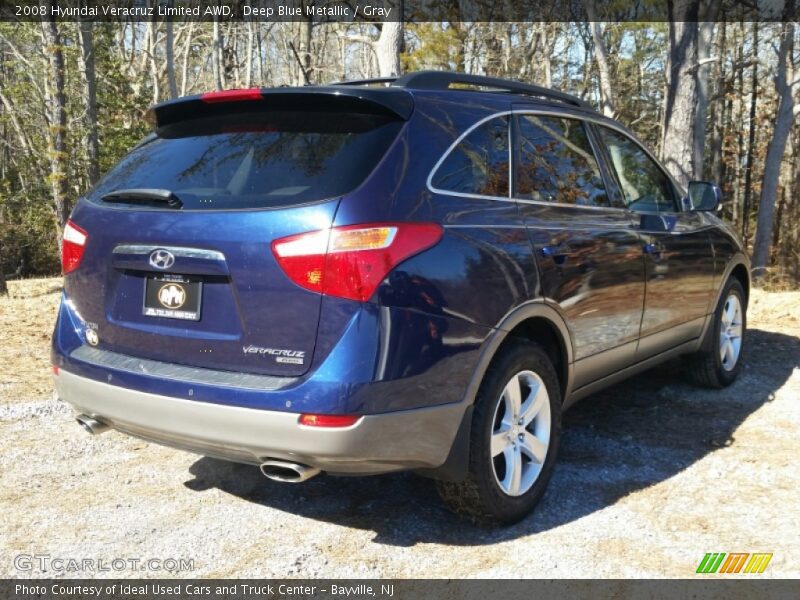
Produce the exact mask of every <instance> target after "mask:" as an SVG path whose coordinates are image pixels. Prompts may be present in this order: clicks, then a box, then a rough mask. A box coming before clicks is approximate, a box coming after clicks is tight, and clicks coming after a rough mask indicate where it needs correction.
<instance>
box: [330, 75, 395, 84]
mask: <svg viewBox="0 0 800 600" xmlns="http://www.w3.org/2000/svg"><path fill="white" fill-rule="evenodd" d="M396 80H397V77H373V78H371V79H353V80H352V81H334V82H333V83H328V84H326V85H372V84H373V83H394V82H395V81H396Z"/></svg>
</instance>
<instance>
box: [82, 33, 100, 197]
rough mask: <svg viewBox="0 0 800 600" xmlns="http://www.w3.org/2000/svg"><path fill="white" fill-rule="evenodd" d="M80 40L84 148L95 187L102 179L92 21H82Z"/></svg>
mask: <svg viewBox="0 0 800 600" xmlns="http://www.w3.org/2000/svg"><path fill="white" fill-rule="evenodd" d="M78 31H79V33H78V40H79V43H80V48H81V60H80V61H78V62H79V65H80V71H81V77H82V79H83V104H84V106H85V107H86V113H85V117H84V118H85V120H86V135H85V136H84V138H83V147H84V152H85V154H86V163H87V164H86V177H87V179H88V183H89V186H93V185H94V184H95V183H97V180H98V179H99V178H100V167H99V164H98V157H99V148H98V138H97V79H96V75H95V66H94V32H93V23H92V22H91V21H81V23H80V25H79V30H78Z"/></svg>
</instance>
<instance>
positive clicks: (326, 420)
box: [299, 414, 361, 427]
mask: <svg viewBox="0 0 800 600" xmlns="http://www.w3.org/2000/svg"><path fill="white" fill-rule="evenodd" d="M360 418H361V417H360V416H358V415H309V414H305V415H300V420H299V422H300V425H305V426H306V427H350V426H351V425H355V424H356V423H357V422H358V420H359V419H360Z"/></svg>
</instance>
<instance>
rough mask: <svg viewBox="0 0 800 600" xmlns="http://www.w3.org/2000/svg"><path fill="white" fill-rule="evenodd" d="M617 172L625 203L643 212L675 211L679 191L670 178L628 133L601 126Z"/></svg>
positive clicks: (603, 138) (630, 207)
mask: <svg viewBox="0 0 800 600" xmlns="http://www.w3.org/2000/svg"><path fill="white" fill-rule="evenodd" d="M598 130H599V131H600V137H601V138H602V140H603V142H604V143H605V146H606V148H607V149H608V154H609V155H610V156H611V162H612V163H613V165H614V171H616V173H617V179H618V180H619V184H620V187H621V188H622V196H623V198H624V199H625V205H626V206H627V207H628V208H629V209H631V210H635V211H639V212H672V211H674V210H675V194H674V192H673V188H672V184H671V183H670V181H669V178H668V177H667V175H666V174H665V173H664V171H662V170H661V167H659V166H658V165H657V164H656V163H655V162H654V161H653V159H651V158H650V157H649V156H648V155H647V153H646V152H645V151H644V150H642V148H640V147H639V145H638V144H637V143H636V142H634V141H633V140H632V139H630V138H629V137H628V136H626V135H622V134H621V133H619V132H616V131H613V130H612V129H608V128H607V127H598Z"/></svg>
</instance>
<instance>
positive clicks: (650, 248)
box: [644, 242, 664, 260]
mask: <svg viewBox="0 0 800 600" xmlns="http://www.w3.org/2000/svg"><path fill="white" fill-rule="evenodd" d="M663 250H664V247H663V246H662V245H661V244H660V243H658V242H653V243H650V244H645V245H644V251H645V252H646V253H647V254H650V255H651V256H652V257H653V260H661V252H663Z"/></svg>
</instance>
